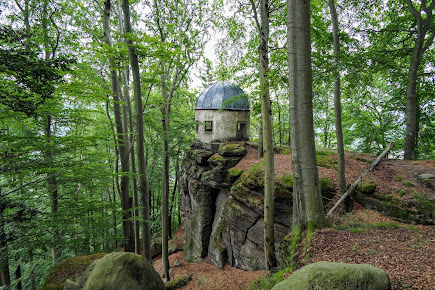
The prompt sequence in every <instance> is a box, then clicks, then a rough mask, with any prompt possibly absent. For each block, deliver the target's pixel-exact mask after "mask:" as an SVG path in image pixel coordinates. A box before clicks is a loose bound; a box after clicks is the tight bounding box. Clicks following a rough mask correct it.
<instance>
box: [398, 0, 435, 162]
mask: <svg viewBox="0 0 435 290" xmlns="http://www.w3.org/2000/svg"><path fill="white" fill-rule="evenodd" d="M407 3H408V8H409V10H410V11H411V13H412V15H413V16H414V17H415V19H416V21H417V29H416V30H417V37H416V38H415V44H414V49H413V53H412V57H411V62H410V64H409V71H408V79H407V80H408V84H407V87H406V137H405V155H404V158H405V159H407V160H412V159H414V158H415V147H416V145H417V133H418V131H417V130H418V117H417V111H418V94H417V83H418V82H417V79H418V71H419V68H420V64H421V60H422V57H423V53H424V52H425V51H426V50H427V49H428V48H429V47H430V46H431V45H432V43H433V40H434V36H435V27H434V26H433V25H432V17H433V12H434V8H435V1H432V2H431V3H430V5H429V6H426V1H425V0H421V1H420V3H421V8H420V10H419V11H417V10H416V9H415V7H414V4H412V1H411V0H407ZM423 11H424V13H425V14H426V18H425V19H423V17H422V14H421V13H423ZM431 27H432V28H431ZM428 32H429V35H427V33H428Z"/></svg>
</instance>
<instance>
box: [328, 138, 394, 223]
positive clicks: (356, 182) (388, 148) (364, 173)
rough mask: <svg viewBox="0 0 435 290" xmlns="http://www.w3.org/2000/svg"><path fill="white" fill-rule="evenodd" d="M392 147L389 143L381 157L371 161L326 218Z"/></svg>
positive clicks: (392, 144) (392, 143)
mask: <svg viewBox="0 0 435 290" xmlns="http://www.w3.org/2000/svg"><path fill="white" fill-rule="evenodd" d="M393 146H394V142H391V143H390V145H388V147H387V148H386V149H385V150H384V151H383V152H382V153H381V155H379V156H378V158H376V160H375V161H373V162H372V164H370V167H369V168H367V169H366V170H364V171H363V173H361V175H360V176H359V177H358V178H357V179H356V180H355V181H354V182H353V183H352V185H351V186H350V187H349V188H348V189H347V190H346V192H345V193H344V194H343V195H342V196H341V197H340V199H339V200H338V201H337V202H336V203H335V204H334V206H333V207H332V208H331V209H330V210H329V211H328V213H327V214H326V216H327V217H329V216H330V215H331V214H332V213H333V212H334V210H335V209H336V208H337V207H338V206H339V205H340V204H341V203H342V202H343V200H344V199H345V198H346V197H347V196H348V195H349V194H350V193H351V192H352V191H353V190H354V189H355V188H356V187H357V186H358V184H360V182H361V181H362V179H363V178H364V176H366V175H367V173H369V172H370V171H372V170H373V168H375V167H376V165H378V164H379V162H381V159H382V158H384V157H385V155H387V153H388V152H389V151H390V150H391V148H393Z"/></svg>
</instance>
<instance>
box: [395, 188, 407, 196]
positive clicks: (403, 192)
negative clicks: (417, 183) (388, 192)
mask: <svg viewBox="0 0 435 290" xmlns="http://www.w3.org/2000/svg"><path fill="white" fill-rule="evenodd" d="M405 193H406V191H405V190H403V189H399V190H398V191H397V195H398V196H404V195H405Z"/></svg>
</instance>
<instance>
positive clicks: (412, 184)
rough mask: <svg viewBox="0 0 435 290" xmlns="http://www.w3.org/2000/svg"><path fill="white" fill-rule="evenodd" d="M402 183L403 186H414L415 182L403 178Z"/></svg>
mask: <svg viewBox="0 0 435 290" xmlns="http://www.w3.org/2000/svg"><path fill="white" fill-rule="evenodd" d="M402 184H403V186H406V187H414V186H415V184H414V183H413V182H411V181H409V180H404V181H403V183H402Z"/></svg>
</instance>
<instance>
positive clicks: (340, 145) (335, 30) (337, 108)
mask: <svg viewBox="0 0 435 290" xmlns="http://www.w3.org/2000/svg"><path fill="white" fill-rule="evenodd" d="M329 11H330V13H331V22H332V41H333V47H334V68H333V72H334V113H335V114H334V116H335V134H336V138H337V153H338V166H337V169H338V185H339V190H340V194H344V193H345V192H346V174H345V163H344V142H343V128H342V124H341V80H340V38H339V35H340V29H339V26H338V17H337V9H336V8H335V0H329ZM343 205H344V206H345V210H347V206H348V204H347V203H344V204H343Z"/></svg>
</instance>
